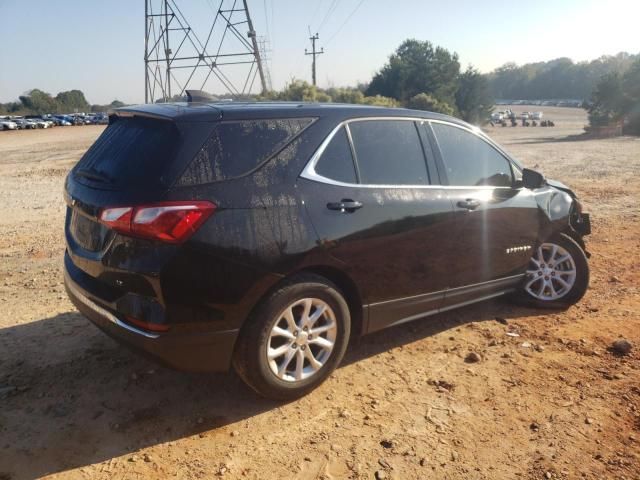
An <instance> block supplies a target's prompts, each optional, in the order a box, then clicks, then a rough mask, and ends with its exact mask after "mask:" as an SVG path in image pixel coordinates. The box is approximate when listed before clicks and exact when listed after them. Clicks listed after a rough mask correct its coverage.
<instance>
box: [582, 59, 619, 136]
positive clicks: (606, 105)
mask: <svg viewBox="0 0 640 480" xmlns="http://www.w3.org/2000/svg"><path fill="white" fill-rule="evenodd" d="M624 105H625V99H624V94H623V88H622V76H621V75H620V74H619V73H618V72H613V73H609V74H607V75H604V76H603V77H602V78H601V79H600V81H599V82H598V84H597V85H596V88H595V90H594V92H593V95H592V96H591V106H590V107H589V124H590V125H591V126H594V127H600V126H605V125H609V124H611V123H613V122H617V121H619V120H621V119H622V116H623V115H624Z"/></svg>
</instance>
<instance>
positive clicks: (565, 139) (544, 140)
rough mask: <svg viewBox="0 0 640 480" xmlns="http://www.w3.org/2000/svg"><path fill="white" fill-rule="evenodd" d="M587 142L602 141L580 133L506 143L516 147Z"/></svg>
mask: <svg viewBox="0 0 640 480" xmlns="http://www.w3.org/2000/svg"><path fill="white" fill-rule="evenodd" d="M587 140H602V138H599V137H595V136H593V135H591V134H588V133H580V134H578V135H567V136H566V137H539V138H529V139H518V140H517V141H516V140H515V139H513V140H511V141H509V142H508V143H515V144H518V145H536V144H539V143H567V142H584V141H587Z"/></svg>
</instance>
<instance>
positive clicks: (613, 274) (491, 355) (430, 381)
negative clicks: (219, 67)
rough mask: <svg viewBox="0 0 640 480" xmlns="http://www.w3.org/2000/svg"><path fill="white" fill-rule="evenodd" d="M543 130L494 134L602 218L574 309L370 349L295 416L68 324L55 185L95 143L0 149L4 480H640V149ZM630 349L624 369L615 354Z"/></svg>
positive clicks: (421, 323)
mask: <svg viewBox="0 0 640 480" xmlns="http://www.w3.org/2000/svg"><path fill="white" fill-rule="evenodd" d="M525 109H526V110H531V109H532V107H514V110H515V111H521V110H525ZM537 109H539V107H537V108H536V110H537ZM543 111H544V112H545V115H546V118H551V119H553V120H554V121H555V122H556V125H557V126H556V127H555V128H541V127H537V128H523V127H517V128H511V127H506V128H502V127H494V128H491V127H489V128H488V129H487V131H488V132H489V134H490V135H492V136H493V137H494V138H495V139H496V140H497V141H498V142H500V143H502V144H503V145H504V146H505V147H506V148H507V149H508V150H509V151H510V152H512V153H513V154H514V155H515V156H516V157H517V158H519V159H520V160H521V161H522V162H523V163H524V164H525V165H527V166H530V167H535V168H537V169H539V170H541V171H542V172H544V173H545V174H546V175H547V176H548V177H550V178H554V179H557V180H561V181H564V182H565V183H567V184H569V185H571V186H572V187H574V188H575V190H576V191H577V193H578V195H579V196H580V197H581V198H582V199H583V202H584V204H585V207H586V210H588V211H589V212H591V214H592V222H593V228H594V232H593V235H591V237H590V238H589V241H588V250H589V251H590V252H591V254H592V256H591V260H590V264H591V268H592V275H591V287H590V289H589V291H588V293H587V295H586V297H585V298H584V299H583V300H582V302H580V303H579V304H578V305H576V306H575V307H572V308H570V309H569V310H567V311H540V310H533V309H526V308H522V307H515V306H512V305H510V304H508V303H507V302H506V301H494V302H488V303H482V304H477V305H474V306H470V307H467V308H464V309H462V310H457V311H452V312H448V313H446V314H441V315H438V316H434V317H429V318H426V319H424V320H418V321H416V322H413V323H411V324H406V325H403V326H399V327H397V328H393V329H390V330H387V331H384V332H380V333H378V334H374V335H371V336H369V337H365V338H364V339H362V340H361V341H360V342H359V343H358V344H356V345H353V346H352V347H351V348H350V350H349V352H348V353H347V357H346V359H345V361H344V362H343V365H342V366H341V368H339V369H338V370H337V371H336V372H335V373H334V374H333V375H332V376H331V378H330V379H329V380H328V381H327V382H326V383H325V384H324V385H322V386H321V387H320V388H319V389H318V390H316V391H315V392H313V393H312V394H310V395H308V396H307V397H305V398H302V399H300V400H298V401H295V402H291V403H288V404H281V403H275V402H271V401H265V400H263V399H261V398H259V397H257V396H256V395H255V394H253V393H252V392H251V391H249V390H248V389H247V388H245V387H244V386H243V384H242V383H241V382H240V380H239V379H238V378H237V377H236V376H235V375H233V374H226V375H195V374H184V373H179V372H174V371H170V370H167V369H164V368H161V367H158V366H156V365H155V364H153V363H151V362H149V361H147V360H145V359H143V358H140V357H138V356H137V355H135V354H133V353H131V352H129V351H128V350H127V349H126V348H124V347H122V346H120V345H118V344H116V343H115V342H114V341H112V340H111V339H109V338H108V337H106V336H105V335H104V334H102V333H100V332H99V331H98V330H97V329H96V328H95V327H94V326H92V325H91V324H90V323H89V322H88V321H87V320H85V319H84V318H83V317H82V316H80V315H79V314H78V313H76V311H75V310H74V308H73V307H72V305H71V304H70V302H69V301H68V300H67V298H66V295H65V293H64V289H63V285H62V270H61V264H62V256H63V252H64V242H63V219H64V205H63V200H62V189H63V182H64V177H65V174H66V172H67V171H68V170H69V168H70V167H71V166H72V165H73V164H74V162H76V161H77V160H78V158H79V157H80V156H81V154H82V153H83V151H84V150H85V149H86V148H87V147H88V146H89V145H90V144H91V142H92V141H93V140H94V139H95V138H96V137H97V136H98V135H99V133H100V132H101V131H102V128H103V127H97V126H87V127H58V128H54V129H51V130H39V131H18V132H0V312H1V313H0V480H7V479H30V478H36V477H48V478H57V479H77V478H89V479H124V478H127V479H129V478H131V479H136V478H140V479H142V478H166V477H175V478H185V479H199V478H218V477H224V478H247V479H272V478H273V479H276V478H298V479H315V478H323V479H330V478H397V479H408V478H432V479H513V478H521V479H545V478H562V479H576V478H584V479H603V478H607V479H608V478H613V479H628V480H631V479H640V291H639V287H640V236H639V234H640V209H639V208H638V202H639V201H640V139H638V138H631V137H623V138H615V139H603V140H588V139H584V138H582V137H580V134H581V131H582V126H583V125H584V124H585V122H586V117H585V114H584V112H583V111H581V110H577V109H562V108H543ZM515 334H517V335H518V336H515ZM619 337H624V338H626V339H628V340H629V341H631V342H632V344H633V345H634V348H633V350H632V351H631V354H630V355H627V356H616V355H614V354H613V353H611V352H610V351H609V350H608V347H609V346H610V345H611V343H612V342H613V341H614V340H616V339H618V338H619ZM470 351H474V352H476V353H478V354H479V355H480V357H481V361H479V362H477V363H465V361H464V358H465V356H466V355H467V353H468V352H470Z"/></svg>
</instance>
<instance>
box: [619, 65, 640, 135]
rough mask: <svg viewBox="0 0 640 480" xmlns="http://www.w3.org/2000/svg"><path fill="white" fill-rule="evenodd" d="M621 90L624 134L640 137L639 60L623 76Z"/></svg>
mask: <svg viewBox="0 0 640 480" xmlns="http://www.w3.org/2000/svg"><path fill="white" fill-rule="evenodd" d="M622 90H623V95H624V105H623V112H624V121H625V124H626V125H625V132H628V133H631V134H634V135H640V58H638V59H637V60H636V61H635V62H634V63H633V64H632V65H631V67H630V68H629V70H627V72H626V73H625V74H624V77H623V78H622Z"/></svg>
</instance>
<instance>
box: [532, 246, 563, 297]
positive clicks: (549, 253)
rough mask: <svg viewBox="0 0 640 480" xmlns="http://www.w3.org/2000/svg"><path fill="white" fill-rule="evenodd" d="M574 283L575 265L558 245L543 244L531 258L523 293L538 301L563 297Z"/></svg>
mask: <svg viewBox="0 0 640 480" xmlns="http://www.w3.org/2000/svg"><path fill="white" fill-rule="evenodd" d="M575 282H576V264H575V262H574V261H573V258H572V257H571V254H570V253H569V252H568V251H567V250H565V249H564V248H562V247H561V246H559V245H555V244H553V243H543V244H542V245H540V246H539V247H538V249H537V250H536V252H535V254H534V255H533V257H531V260H530V264H529V269H528V270H527V281H526V283H525V285H524V289H525V291H526V292H527V293H528V294H529V295H531V296H532V297H534V298H536V299H538V300H545V301H550V300H557V299H559V298H562V297H564V296H565V295H566V294H567V293H569V291H571V289H572V288H573V285H574V284H575Z"/></svg>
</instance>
